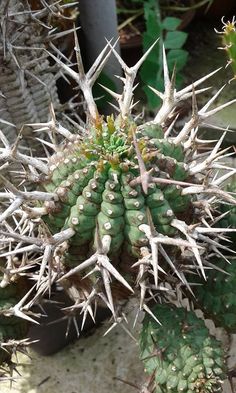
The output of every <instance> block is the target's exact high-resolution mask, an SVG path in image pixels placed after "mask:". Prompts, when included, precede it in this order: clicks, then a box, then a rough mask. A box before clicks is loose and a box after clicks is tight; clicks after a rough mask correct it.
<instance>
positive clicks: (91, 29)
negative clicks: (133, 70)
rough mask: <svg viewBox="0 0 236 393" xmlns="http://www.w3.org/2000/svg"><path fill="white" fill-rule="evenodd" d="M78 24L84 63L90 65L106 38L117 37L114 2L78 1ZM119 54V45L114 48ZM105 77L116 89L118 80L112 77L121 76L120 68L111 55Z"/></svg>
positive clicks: (103, 0) (118, 84)
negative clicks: (83, 40) (83, 48)
mask: <svg viewBox="0 0 236 393" xmlns="http://www.w3.org/2000/svg"><path fill="white" fill-rule="evenodd" d="M79 11H80V23H81V27H82V30H83V33H84V39H85V48H86V53H85V56H86V61H87V64H88V65H91V64H92V63H93V62H94V60H95V59H96V57H97V56H98V54H99V53H100V52H101V50H102V49H103V48H104V46H105V45H106V40H105V39H106V38H107V39H111V38H114V40H116V39H117V38H118V37H119V34H118V29H117V14H116V2H115V0H80V2H79ZM116 50H117V51H118V53H119V52H120V48H119V43H118V44H117V46H116ZM104 72H105V73H106V75H107V76H108V77H109V78H110V79H111V80H112V81H113V82H114V83H115V85H116V87H117V89H119V87H120V80H119V79H118V78H116V77H114V75H121V74H122V72H121V67H120V65H119V63H118V62H117V60H116V58H115V56H113V55H111V56H110V58H109V60H108V62H107V64H106V66H105V68H104Z"/></svg>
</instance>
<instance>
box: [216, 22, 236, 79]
mask: <svg viewBox="0 0 236 393" xmlns="http://www.w3.org/2000/svg"><path fill="white" fill-rule="evenodd" d="M222 22H223V30H222V31H217V33H219V34H221V38H222V44H223V47H222V48H220V49H223V50H225V51H226V53H227V57H228V64H230V66H231V68H232V71H233V74H234V75H233V78H232V79H235V77H236V29H235V17H233V19H232V21H227V22H224V18H222Z"/></svg>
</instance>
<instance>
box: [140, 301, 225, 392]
mask: <svg viewBox="0 0 236 393" xmlns="http://www.w3.org/2000/svg"><path fill="white" fill-rule="evenodd" d="M152 311H153V313H154V315H155V316H156V317H157V318H158V319H159V320H160V321H161V323H162V325H159V324H158V323H157V322H156V321H155V320H154V319H153V318H152V317H150V316H148V315H146V316H145V318H144V322H143V328H142V331H141V334H140V355H141V359H142V360H143V362H144V365H145V370H146V372H147V373H148V374H152V373H153V372H154V374H155V381H156V390H155V393H165V392H169V393H171V392H173V393H174V392H175V393H176V392H188V393H196V392H201V393H204V392H208V393H209V392H215V391H217V389H220V388H221V384H222V380H223V379H224V378H225V363H224V360H223V358H224V352H223V350H222V348H221V344H220V342H219V341H217V340H216V339H215V338H214V337H211V336H209V331H208V329H207V328H206V326H205V324H204V321H203V320H201V319H199V318H197V317H196V315H195V314H194V312H192V311H187V310H185V309H183V308H176V307H174V306H171V305H168V304H163V305H157V306H155V308H154V309H153V310H152Z"/></svg>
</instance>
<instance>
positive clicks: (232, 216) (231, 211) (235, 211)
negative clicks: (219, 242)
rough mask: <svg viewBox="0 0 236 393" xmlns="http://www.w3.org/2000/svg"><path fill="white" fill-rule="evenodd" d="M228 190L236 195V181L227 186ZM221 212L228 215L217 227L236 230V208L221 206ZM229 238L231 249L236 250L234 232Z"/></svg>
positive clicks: (226, 205)
mask: <svg viewBox="0 0 236 393" xmlns="http://www.w3.org/2000/svg"><path fill="white" fill-rule="evenodd" d="M226 190H227V191H228V192H232V193H235V192H236V181H235V180H233V181H232V182H231V183H230V184H228V185H227V187H226ZM220 211H221V213H226V212H228V214H227V215H225V216H224V217H223V218H222V220H220V221H219V222H218V223H217V225H218V226H220V227H222V228H231V229H236V207H235V206H234V205H230V204H220ZM227 237H228V238H229V240H230V241H231V242H232V243H231V244H230V248H231V249H232V250H235V249H236V233H235V232H232V233H229V234H227Z"/></svg>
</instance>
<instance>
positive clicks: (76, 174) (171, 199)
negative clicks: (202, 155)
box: [43, 118, 191, 266]
mask: <svg viewBox="0 0 236 393" xmlns="http://www.w3.org/2000/svg"><path fill="white" fill-rule="evenodd" d="M119 122H120V121H119V120H118V121H116V122H114V121H113V119H112V118H108V121H107V123H105V122H98V124H97V126H96V127H94V128H93V129H92V130H91V137H90V138H89V140H88V141H86V142H81V141H80V140H79V141H78V142H76V143H74V144H69V145H68V146H67V147H66V148H65V149H64V150H63V152H62V153H61V155H59V154H58V155H57V156H54V157H52V159H51V161H52V164H51V167H50V169H51V173H50V176H49V179H48V181H47V183H45V184H44V185H43V186H44V187H45V189H46V190H47V191H54V192H56V193H57V195H58V198H59V202H58V203H57V204H55V203H54V204H52V203H46V204H45V206H46V207H47V210H48V213H49V214H48V215H47V216H46V217H44V220H45V222H46V223H47V224H48V226H49V228H50V229H51V231H52V233H56V232H58V231H59V230H61V229H66V228H69V227H71V228H73V229H74V230H75V231H76V234H75V235H74V236H73V237H72V239H70V241H69V244H70V247H69V250H68V253H67V256H66V258H65V263H66V264H67V265H68V266H76V265H78V264H79V263H80V261H83V260H84V259H85V258H86V257H87V256H88V252H89V249H90V247H91V246H93V244H94V242H95V239H94V231H95V227H96V225H98V230H99V234H100V236H101V237H102V236H104V235H110V236H111V237H112V242H111V249H110V255H116V256H119V254H121V253H122V250H123V251H124V250H125V252H126V253H128V254H130V255H131V256H132V257H137V255H139V256H140V253H139V249H140V247H142V246H145V245H147V244H148V243H147V238H146V237H145V234H144V233H143V232H142V231H141V230H140V229H139V225H141V224H147V209H149V211H150V213H151V217H152V220H153V223H154V225H155V227H156V229H157V231H158V233H162V234H164V235H169V236H171V235H174V234H175V232H176V230H175V229H174V228H173V227H172V226H171V221H172V220H173V218H175V217H181V213H183V212H184V211H185V210H186V209H188V208H189V207H190V205H191V199H190V197H189V196H182V195H181V191H182V188H181V187H180V186H178V185H173V184H171V185H163V186H157V185H155V184H154V183H153V184H151V185H150V186H149V188H148V192H147V195H146V194H145V193H144V192H143V191H142V187H141V185H136V186H133V187H132V186H130V185H129V183H130V182H131V181H132V180H134V179H135V178H137V177H138V176H139V167H138V162H137V158H136V152H135V150H134V148H133V147H132V144H131V138H132V131H133V129H134V124H133V123H132V122H129V121H128V122H127V121H126V122H123V124H119ZM137 135H138V137H139V139H138V144H139V148H140V151H141V152H142V156H143V159H144V161H145V164H146V166H147V170H150V169H151V168H152V169H153V171H154V173H156V174H157V175H159V174H160V173H161V175H162V177H163V178H168V176H171V178H172V179H174V180H180V181H183V180H188V177H189V175H188V168H187V165H186V164H185V163H184V153H183V149H182V148H181V146H178V145H177V146H175V145H174V144H171V143H170V142H169V141H167V140H165V139H163V135H164V134H163V131H162V130H161V128H160V127H157V126H156V127H155V126H149V127H147V128H146V129H144V131H143V132H142V133H140V132H139V133H138V134H137Z"/></svg>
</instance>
